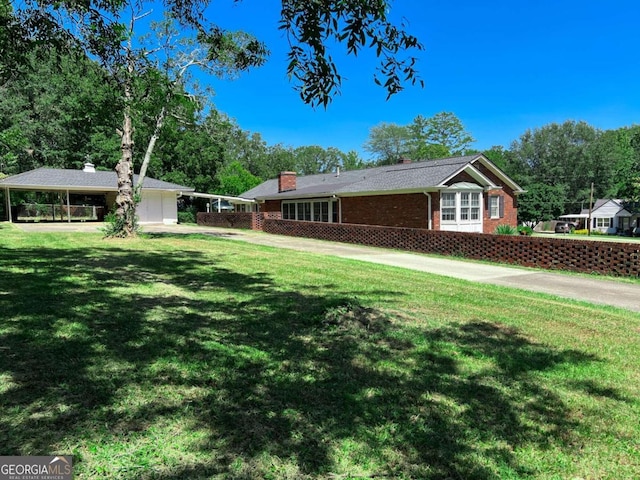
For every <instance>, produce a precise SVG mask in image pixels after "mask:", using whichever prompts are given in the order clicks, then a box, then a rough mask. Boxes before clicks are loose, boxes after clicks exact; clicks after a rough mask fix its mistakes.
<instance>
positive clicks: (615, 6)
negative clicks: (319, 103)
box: [210, 0, 640, 158]
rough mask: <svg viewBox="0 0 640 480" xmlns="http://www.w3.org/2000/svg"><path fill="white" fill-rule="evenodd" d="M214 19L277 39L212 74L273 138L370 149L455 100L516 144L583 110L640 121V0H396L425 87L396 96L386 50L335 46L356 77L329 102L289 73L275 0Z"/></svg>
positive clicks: (480, 138) (219, 96)
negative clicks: (384, 83)
mask: <svg viewBox="0 0 640 480" xmlns="http://www.w3.org/2000/svg"><path fill="white" fill-rule="evenodd" d="M210 15H211V17H210V19H211V20H212V21H215V22H217V23H219V24H220V25H222V26H224V27H227V28H232V29H243V30H245V31H249V32H251V33H253V34H254V35H256V36H257V37H258V38H260V39H262V40H263V41H265V42H266V43H267V45H268V47H269V48H270V50H271V56H270V59H269V62H268V63H267V65H265V66H263V67H261V68H259V69H254V70H252V71H251V72H249V73H246V74H243V75H242V76H241V77H240V78H238V79H236V80H233V81H230V80H224V81H221V80H212V81H211V82H210V83H211V85H212V86H213V88H214V90H215V92H216V96H215V97H214V99H213V102H214V103H215V105H216V107H217V108H218V109H219V110H221V111H223V112H225V113H227V114H228V115H229V116H231V117H232V118H234V119H236V121H237V122H238V124H239V125H240V126H241V127H242V128H243V129H245V130H250V131H252V132H258V133H260V134H261V135H262V136H263V138H264V139H265V140H266V141H267V142H268V143H269V144H276V143H282V144H284V145H289V146H293V147H297V146H301V145H320V146H322V147H325V148H326V147H331V146H333V147H337V148H340V149H341V150H344V151H348V150H356V151H358V152H359V153H360V154H362V155H363V156H364V157H365V158H367V157H368V154H366V152H364V151H363V150H362V145H363V144H364V142H365V141H366V140H367V137H368V134H369V130H370V129H371V128H372V127H373V126H375V125H377V124H380V123H382V122H389V123H397V124H400V125H405V124H408V123H410V122H411V121H412V120H413V118H415V117H416V116H417V115H423V116H425V117H430V116H432V115H434V114H436V113H438V112H442V111H447V112H453V113H454V114H455V115H456V116H457V117H458V118H460V120H461V121H462V123H463V124H464V126H465V127H466V129H467V130H468V131H469V132H470V133H471V134H472V135H473V136H474V137H475V139H476V143H475V144H474V145H473V147H474V148H477V149H486V148H490V147H491V146H493V145H502V146H504V147H508V146H509V145H510V144H511V142H512V141H514V140H516V139H518V138H519V136H520V135H521V134H522V133H524V132H525V131H526V130H527V129H533V128H538V127H541V126H544V125H546V124H549V123H552V122H563V121H565V120H584V121H586V122H588V123H589V124H591V125H593V126H594V127H597V128H601V129H611V128H618V127H621V126H630V125H633V124H638V123H640V88H639V86H640V28H639V27H638V23H637V22H638V18H639V17H640V3H638V2H637V0H635V1H628V0H609V1H607V2H605V1H602V0H587V1H585V0H582V1H574V0H560V1H558V0H555V1H549V0H535V1H534V0H520V1H518V0H516V1H514V0H511V1H505V0H500V1H487V2H478V1H477V0H475V1H471V0H451V1H447V2H436V1H433V2H432V1H423V0H395V1H393V2H392V7H391V17H392V18H393V19H396V20H400V19H402V18H404V19H405V20H406V21H407V22H408V28H407V30H408V31H409V32H410V33H412V34H414V35H416V36H418V37H419V39H420V40H421V42H422V43H423V45H424V46H425V50H424V51H423V52H418V57H419V61H420V63H419V66H418V68H419V71H420V76H421V78H422V80H424V82H425V86H424V88H420V87H411V86H407V88H406V90H404V91H403V92H401V93H400V94H398V95H396V96H394V97H392V98H391V99H390V100H388V101H387V100H386V92H385V91H384V90H383V89H382V88H380V87H378V86H376V85H375V84H374V83H373V73H374V72H375V68H376V66H377V64H378V62H377V61H376V59H375V56H373V55H372V54H371V53H365V54H363V55H360V56H358V57H357V58H354V57H349V56H346V55H345V54H343V52H344V50H343V49H335V50H333V51H332V54H333V55H334V57H335V59H336V62H337V63H338V68H339V70H340V72H341V74H342V75H343V76H344V77H345V81H344V83H343V86H342V94H341V95H340V96H337V97H336V98H335V99H334V101H333V103H332V104H331V105H329V107H328V108H327V109H326V110H324V109H323V108H316V109H315V110H314V109H312V108H311V107H309V106H307V105H305V104H303V103H302V102H301V100H300V99H299V97H298V94H297V93H296V92H295V91H294V90H293V88H292V84H290V83H289V82H288V79H287V77H286V73H285V69H286V63H287V62H286V53H287V47H288V44H287V41H286V39H285V38H284V37H283V34H282V33H281V32H280V31H278V30H277V23H278V19H279V2H278V1H276V0H243V2H240V3H239V4H236V5H233V3H232V2H231V1H230V0H222V1H217V2H214V7H212V8H211V10H210Z"/></svg>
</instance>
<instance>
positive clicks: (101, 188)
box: [0, 163, 194, 224]
mask: <svg viewBox="0 0 640 480" xmlns="http://www.w3.org/2000/svg"><path fill="white" fill-rule="evenodd" d="M137 177H138V176H137V175H135V176H134V184H135V182H137ZM0 189H3V190H4V191H5V198H6V202H7V211H8V217H9V218H8V220H9V221H17V220H19V219H18V218H13V217H14V215H13V213H12V210H13V212H16V211H17V210H16V208H17V206H14V207H13V209H12V208H11V193H12V192H17V191H23V192H24V191H30V192H56V193H59V194H62V198H63V204H62V205H61V206H58V205H55V206H53V205H51V208H52V209H53V212H54V215H53V217H52V218H58V215H56V214H55V211H56V210H55V209H56V208H58V207H59V208H60V210H59V211H62V213H61V214H59V215H61V216H60V218H62V219H63V220H62V221H67V222H71V221H72V220H74V212H77V211H81V210H84V211H87V212H89V213H88V214H87V215H85V216H83V217H82V218H86V217H89V220H101V219H102V217H103V216H104V213H108V212H109V211H111V209H112V207H113V205H114V204H115V200H116V196H117V193H118V183H117V175H116V172H113V171H96V169H95V168H94V167H93V165H92V164H90V163H87V164H85V166H84V169H82V170H63V169H55V168H37V169H35V170H30V171H28V172H23V173H20V174H18V175H13V176H11V177H7V178H4V179H2V180H0ZM193 191H194V189H193V188H190V187H185V186H182V185H177V184H175V183H169V182H163V181H161V180H156V179H154V178H149V177H146V178H145V180H144V184H143V187H142V192H141V196H142V200H141V202H140V204H139V205H138V207H137V209H136V213H137V215H138V219H139V222H140V223H147V224H149V223H164V224H174V223H177V222H178V204H177V199H178V198H179V197H180V196H181V195H182V194H183V193H190V192H193ZM92 207H93V214H91V209H92ZM96 208H98V209H100V210H99V211H100V212H101V213H100V214H99V215H96V213H95V212H96ZM103 210H106V212H104V211H103ZM65 212H72V214H71V215H66V217H65ZM58 221H60V220H59V219H58Z"/></svg>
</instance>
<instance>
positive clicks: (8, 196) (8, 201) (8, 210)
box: [5, 187, 13, 223]
mask: <svg viewBox="0 0 640 480" xmlns="http://www.w3.org/2000/svg"><path fill="white" fill-rule="evenodd" d="M5 191H6V193H7V194H6V195H5V197H7V219H8V220H9V223H11V222H13V218H11V189H10V188H9V187H7V188H5Z"/></svg>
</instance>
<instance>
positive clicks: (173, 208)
mask: <svg viewBox="0 0 640 480" xmlns="http://www.w3.org/2000/svg"><path fill="white" fill-rule="evenodd" d="M162 223H164V224H165V225H172V224H175V223H178V202H177V199H176V194H175V193H173V192H163V193H162Z"/></svg>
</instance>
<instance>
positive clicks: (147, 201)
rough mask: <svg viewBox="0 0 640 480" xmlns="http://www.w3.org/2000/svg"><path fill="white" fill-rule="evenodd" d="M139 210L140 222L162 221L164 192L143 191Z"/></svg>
mask: <svg viewBox="0 0 640 480" xmlns="http://www.w3.org/2000/svg"><path fill="white" fill-rule="evenodd" d="M137 212H138V218H139V220H140V223H162V220H163V215H162V193H161V192H150V191H146V192H143V193H142V201H141V202H140V204H139V205H138V208H137Z"/></svg>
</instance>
